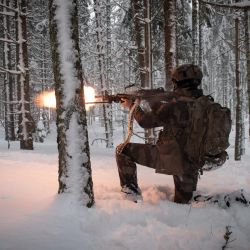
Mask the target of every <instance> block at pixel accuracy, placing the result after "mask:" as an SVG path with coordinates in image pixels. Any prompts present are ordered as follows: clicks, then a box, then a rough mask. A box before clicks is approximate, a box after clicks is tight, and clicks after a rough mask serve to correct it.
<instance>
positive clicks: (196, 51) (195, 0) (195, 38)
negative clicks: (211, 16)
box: [192, 0, 199, 65]
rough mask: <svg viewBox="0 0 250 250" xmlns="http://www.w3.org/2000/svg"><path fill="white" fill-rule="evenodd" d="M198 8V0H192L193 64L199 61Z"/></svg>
mask: <svg viewBox="0 0 250 250" xmlns="http://www.w3.org/2000/svg"><path fill="white" fill-rule="evenodd" d="M198 13H199V8H198V0H192V45H193V64H196V65H198V63H199V47H198V46H199V44H198V36H199V14H198Z"/></svg>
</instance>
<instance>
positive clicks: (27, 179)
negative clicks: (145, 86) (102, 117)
mask: <svg viewBox="0 0 250 250" xmlns="http://www.w3.org/2000/svg"><path fill="white" fill-rule="evenodd" d="M99 130H100V128H98V127H96V126H94V125H92V126H90V142H92V141H93V139H94V138H95V137H96V136H97V134H98V131H99ZM2 132H3V131H1V133H0V138H1V139H0V178H1V181H0V250H71V249H72V250H91V249H93V250H99V249H100V250H101V249H103V250H127V249H129V250H130V249H131V250H132V249H133V250H137V249H138V250H155V249H157V250H167V249H168V250H178V249H185V250H196V249H201V250H216V249H218V250H219V249H222V248H223V246H224V245H225V244H226V240H225V234H226V230H227V228H228V229H229V231H230V232H232V233H231V234H230V236H229V242H228V245H227V247H228V249H234V250H243V249H244V250H249V249H250V207H246V206H244V205H243V204H241V203H240V202H234V203H232V206H231V207H230V208H227V207H221V206H220V205H218V204H213V203H208V202H199V203H195V202H193V203H192V204H191V205H180V204H175V203H173V202H172V201H171V199H172V196H173V181H172V177H171V176H165V175H159V174H155V173H154V171H153V170H152V169H148V168H145V167H142V166H139V167H138V178H139V184H140V187H141V189H142V192H143V197H144V201H143V202H142V203H138V204H135V203H132V202H130V201H126V200H122V198H121V195H120V192H119V191H120V187H119V180H118V173H117V169H116V163H115V158H114V149H106V148H105V146H104V144H101V143H100V144H97V143H95V144H94V145H93V146H91V162H92V171H93V182H94V192H95V200H96V204H95V206H94V207H93V208H91V209H88V208H85V207H81V206H80V205H79V204H74V203H72V202H71V199H70V197H69V196H70V195H65V194H64V195H57V188H58V183H57V170H58V164H57V145H56V134H55V132H52V134H50V135H49V137H48V138H47V139H46V140H45V142H44V143H36V144H35V150H34V151H21V150H19V143H18V142H14V143H11V147H10V149H9V150H8V149H7V143H6V142H5V141H4V140H3V135H2ZM115 133H116V137H115V138H116V141H115V144H117V143H119V142H121V140H122V136H121V131H120V130H119V129H116V131H115ZM119 134H120V136H118V135H119ZM232 140H233V138H232ZM229 153H230V160H229V161H228V162H227V163H226V164H225V165H224V166H223V167H221V168H220V169H218V170H216V171H211V172H207V173H204V175H202V176H201V179H200V181H199V184H198V190H199V193H201V194H203V195H216V194H223V193H231V192H234V191H238V190H240V189H244V194H245V195H246V196H248V197H249V196H250V164H249V162H250V147H249V145H247V150H246V155H245V156H244V157H243V158H242V161H240V162H235V161H234V160H233V158H234V157H233V147H230V149H229Z"/></svg>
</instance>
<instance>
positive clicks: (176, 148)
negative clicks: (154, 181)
mask: <svg viewBox="0 0 250 250" xmlns="http://www.w3.org/2000/svg"><path fill="white" fill-rule="evenodd" d="M181 69H182V68H181ZM184 72H185V68H184ZM184 75H185V74H184ZM175 92H177V93H178V94H180V95H182V96H185V97H187V98H197V97H199V96H201V95H202V91H201V90H198V89H197V88H196V87H195V88H194V89H190V88H186V86H185V87H184V88H183V87H181V88H179V87H178V86H177V88H176V89H175ZM156 107H157V108H155V109H154V110H152V111H150V112H144V111H143V110H142V109H141V108H140V107H139V108H137V110H136V111H135V113H134V117H135V119H136V121H137V122H138V123H139V125H140V126H141V127H143V128H154V127H161V126H162V127H163V130H162V132H161V133H160V134H159V139H158V141H157V143H156V145H151V144H140V143H128V144H127V145H126V146H125V147H124V149H123V150H122V152H121V153H118V151H119V150H117V153H116V161H117V166H118V172H119V177H120V184H121V186H122V187H124V186H126V187H135V188H138V182H137V171H136V163H138V164H140V165H143V166H147V167H149V168H153V169H155V171H156V173H162V174H168V175H173V178H174V184H175V196H174V201H175V202H177V203H188V202H189V200H190V199H191V198H192V195H193V191H195V190H196V186H197V180H198V169H199V168H200V167H201V166H199V163H197V162H191V161H190V160H189V159H188V156H187V155H185V153H184V152H183V151H182V147H181V145H183V144H184V143H185V139H186V136H187V135H184V134H183V131H184V128H185V126H186V125H187V124H188V119H189V117H188V110H187V102H186V101H178V102H170V103H159V104H158V105H156Z"/></svg>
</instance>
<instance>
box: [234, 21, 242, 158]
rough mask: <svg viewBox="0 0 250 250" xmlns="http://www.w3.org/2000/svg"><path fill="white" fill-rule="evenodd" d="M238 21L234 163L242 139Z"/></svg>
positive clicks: (237, 30) (237, 29) (237, 26)
mask: <svg viewBox="0 0 250 250" xmlns="http://www.w3.org/2000/svg"><path fill="white" fill-rule="evenodd" d="M239 60H240V58H239V19H238V18H236V19H235V63H236V65H235V77H236V80H235V81H236V122H235V124H236V129H235V133H236V134H235V152H234V159H235V160H236V161H239V160H241V141H242V140H241V138H242V131H241V126H242V120H241V119H242V116H241V112H242V110H241V109H242V107H241V97H240V75H239V73H240V72H239Z"/></svg>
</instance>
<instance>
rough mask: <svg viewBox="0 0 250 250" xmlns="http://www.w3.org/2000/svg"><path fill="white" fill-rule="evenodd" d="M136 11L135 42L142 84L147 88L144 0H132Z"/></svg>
mask: <svg viewBox="0 0 250 250" xmlns="http://www.w3.org/2000/svg"><path fill="white" fill-rule="evenodd" d="M132 7H133V13H134V18H133V20H134V32H135V42H136V46H137V62H138V67H139V75H140V85H141V87H142V88H147V87H148V85H147V82H146V76H147V74H146V72H147V69H146V61H145V21H144V18H145V17H144V15H145V6H144V0H132Z"/></svg>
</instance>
